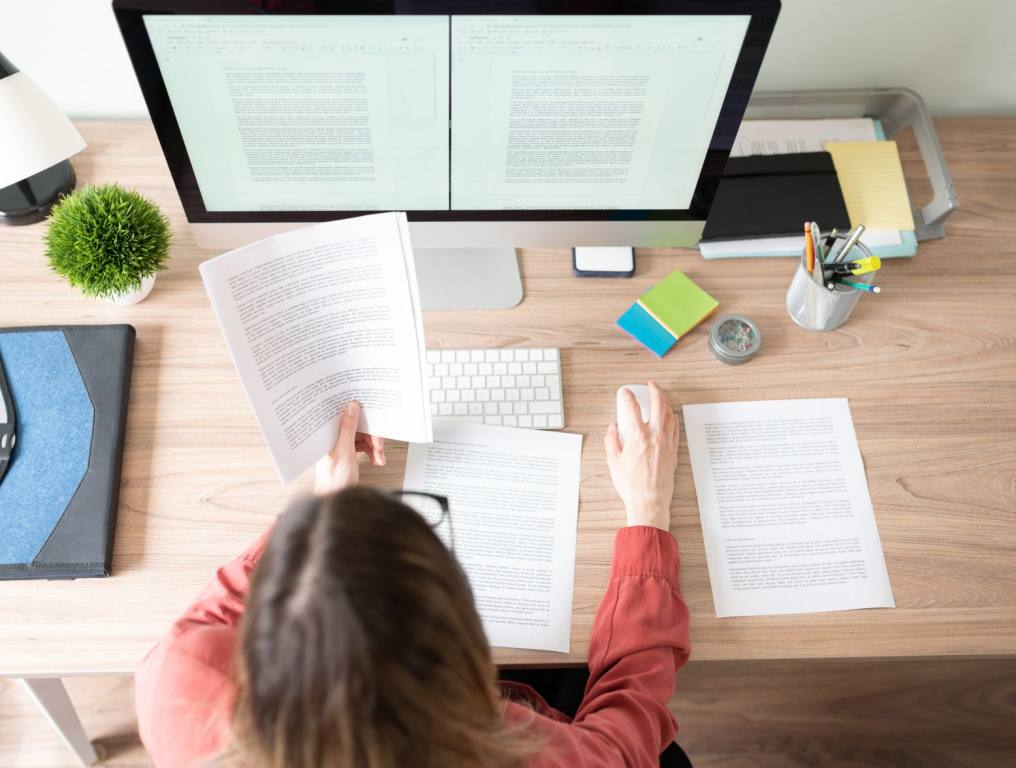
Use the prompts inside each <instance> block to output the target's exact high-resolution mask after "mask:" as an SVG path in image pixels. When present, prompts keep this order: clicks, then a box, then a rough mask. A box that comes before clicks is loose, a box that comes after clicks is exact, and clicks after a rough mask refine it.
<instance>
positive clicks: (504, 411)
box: [497, 402, 512, 416]
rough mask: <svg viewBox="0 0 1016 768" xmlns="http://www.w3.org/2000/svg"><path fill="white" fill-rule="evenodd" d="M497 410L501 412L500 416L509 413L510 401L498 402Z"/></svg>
mask: <svg viewBox="0 0 1016 768" xmlns="http://www.w3.org/2000/svg"><path fill="white" fill-rule="evenodd" d="M497 412H498V413H499V414H501V415H502V416H504V415H506V414H509V413H511V412H512V404H511V403H507V402H506V403H498V406H497Z"/></svg>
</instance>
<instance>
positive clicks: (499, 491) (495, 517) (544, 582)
mask: <svg viewBox="0 0 1016 768" xmlns="http://www.w3.org/2000/svg"><path fill="white" fill-rule="evenodd" d="M581 454H582V436H581V435H573V434H568V433H566V432H543V431H538V430H530V429H511V428H508V427H492V426H485V425H482V424H469V423H462V422H458V421H455V420H451V419H447V420H445V419H436V420H435V421H434V442H433V443H430V444H429V445H418V444H414V445H410V446H409V452H408V455H407V458H406V476H405V482H404V484H403V487H404V489H405V490H407V491H428V492H430V493H438V494H441V495H444V496H447V497H448V499H449V502H450V505H451V511H450V515H451V519H452V526H451V528H452V531H453V533H454V540H453V541H452V542H450V543H452V544H453V545H454V550H455V555H456V557H458V559H459V562H461V563H462V567H463V569H464V570H465V572H466V575H467V576H468V577H469V582H470V584H471V585H472V588H473V595H474V597H475V598H476V607H477V610H478V611H479V613H480V618H481V619H482V620H483V627H484V630H485V631H486V633H487V639H488V641H489V642H490V644H491V645H494V646H500V647H504V648H533V649H539V650H547V651H560V652H562V653H567V652H568V650H569V648H570V646H571V615H572V589H573V585H574V579H575V527H576V523H577V519H578V496H579V462H580V458H581ZM439 533H440V534H441V535H442V536H443V537H444V538H445V541H446V543H449V542H448V531H447V530H441V531H439Z"/></svg>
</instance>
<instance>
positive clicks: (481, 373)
mask: <svg viewBox="0 0 1016 768" xmlns="http://www.w3.org/2000/svg"><path fill="white" fill-rule="evenodd" d="M427 388H428V390H429V393H430V413H431V415H432V416H436V417H439V418H442V417H447V418H455V419H463V420H465V421H473V422H476V423H478V424H496V425H498V426H504V427H533V428H535V429H561V428H562V427H563V426H564V402H563V399H562V397H561V355H560V353H559V352H558V350H556V349H428V350H427Z"/></svg>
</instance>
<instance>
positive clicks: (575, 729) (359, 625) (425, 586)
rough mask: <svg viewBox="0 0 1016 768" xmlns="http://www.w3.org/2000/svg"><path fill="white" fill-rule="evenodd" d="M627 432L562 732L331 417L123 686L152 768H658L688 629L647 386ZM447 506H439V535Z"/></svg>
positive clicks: (351, 435) (668, 477) (353, 410)
mask: <svg viewBox="0 0 1016 768" xmlns="http://www.w3.org/2000/svg"><path fill="white" fill-rule="evenodd" d="M650 398H651V411H652V413H651V417H650V420H649V423H647V424H644V423H643V422H642V420H641V419H640V418H639V416H638V415H637V414H638V405H637V403H636V401H635V398H634V396H632V395H631V393H630V392H629V393H628V397H627V404H626V413H625V416H624V418H625V419H626V435H627V437H626V440H625V443H624V446H623V447H622V446H621V444H620V441H619V437H618V429H617V425H616V424H611V425H610V426H609V427H608V429H607V435H606V452H607V465H608V467H609V470H610V476H611V479H612V480H613V483H614V487H615V488H616V489H617V491H618V494H619V495H620V497H621V500H622V502H623V503H624V507H625V512H626V516H627V526H626V527H624V528H622V529H621V530H620V531H618V534H617V538H616V541H615V550H614V562H613V570H612V573H611V576H610V581H609V583H608V585H607V590H606V594H605V595H604V598H603V601H602V603H601V604H600V608H599V612H598V613H597V616H596V621H595V624H594V626H593V631H592V637H591V641H590V647H589V680H588V684H587V685H586V688H585V692H584V694H583V696H582V701H581V704H580V706H579V707H578V710H577V712H575V714H574V717H570V716H568V715H566V714H564V713H562V712H560V711H557V710H554V709H552V708H551V707H550V706H549V705H547V703H546V701H545V700H544V699H543V698H541V697H540V696H539V695H538V694H537V693H536V692H535V691H533V690H532V689H531V688H529V687H527V686H525V685H520V684H517V683H516V684H504V685H503V686H500V687H499V685H498V684H497V683H496V682H495V675H496V669H495V667H494V665H493V662H492V660H491V652H490V648H489V647H488V646H487V643H486V640H485V638H484V634H483V629H482V626H481V624H480V620H479V618H478V616H477V614H476V610H475V608H474V605H473V601H472V596H471V594H470V591H469V586H468V584H467V582H466V580H465V577H464V575H463V574H462V572H461V570H460V569H459V567H458V565H457V563H456V561H455V559H454V557H453V556H452V555H451V553H449V551H448V550H447V549H446V548H445V546H444V544H442V542H441V540H440V539H439V538H438V536H436V535H435V534H434V532H433V530H432V529H431V528H430V526H429V525H428V524H427V522H426V521H425V520H424V518H423V517H422V516H421V515H420V514H418V513H417V512H415V511H413V510H412V509H410V508H409V507H408V506H406V505H404V504H403V503H402V502H401V501H398V500H396V499H395V498H393V497H392V496H389V495H385V494H382V493H380V492H377V491H373V490H369V489H366V488H359V487H356V483H357V481H358V479H359V464H358V461H357V451H358V450H359V451H362V452H364V453H366V454H367V455H368V457H369V458H370V460H371V461H372V462H373V463H374V464H383V463H384V461H385V457H384V446H383V443H382V442H381V440H380V439H377V438H374V437H371V436H369V435H364V434H360V433H357V432H356V425H357V423H358V420H359V415H360V414H359V407H358V406H357V404H355V403H353V404H351V405H350V406H349V408H348V409H347V410H346V412H345V413H344V414H343V417H342V420H341V425H340V432H339V439H338V443H337V445H336V447H335V449H334V450H333V452H332V453H331V454H330V455H329V456H327V457H325V459H323V460H322V461H321V463H319V465H318V467H317V476H316V491H317V495H316V496H315V497H313V498H311V499H306V500H303V501H300V502H298V503H296V504H295V505H294V506H293V507H292V508H291V509H289V510H288V511H287V512H286V513H285V514H283V515H282V516H281V517H280V518H279V521H278V523H277V524H276V525H275V526H274V528H272V529H270V530H269V531H266V532H265V533H264V534H263V535H262V536H261V538H260V539H258V541H257V542H255V544H254V545H253V546H252V547H251V548H250V549H249V550H248V551H247V552H245V553H244V554H243V555H241V556H240V557H239V558H238V559H236V560H234V561H233V562H232V563H230V564H228V565H226V566H224V567H222V568H220V569H219V571H218V572H217V574H216V577H215V579H213V580H212V582H211V583H210V584H209V585H208V586H207V587H206V588H205V590H204V591H203V592H202V593H201V595H199V596H198V598H197V600H196V601H195V603H194V604H193V605H192V606H191V607H190V608H189V609H188V610H187V611H186V613H185V614H184V615H183V617H182V618H181V619H180V620H179V621H177V622H176V623H175V624H174V625H173V628H172V629H171V630H170V633H169V635H168V636H167V637H166V638H164V639H163V640H162V641H161V642H160V643H159V644H158V645H157V646H156V647H155V648H154V649H153V650H152V651H151V653H149V655H148V656H147V657H146V658H145V660H144V661H143V662H142V665H141V668H140V669H139V670H138V673H137V710H138V723H139V729H140V732H141V737H142V740H143V741H144V743H145V746H146V747H147V748H148V750H149V752H150V753H151V754H152V756H153V757H154V758H155V760H156V762H157V763H158V764H159V765H160V766H173V767H174V768H176V767H179V766H189V765H244V766H251V768H269V767H270V768H318V767H319V766H324V767H329V768H330V767H332V766H334V767H335V768H354V767H356V768H359V767H360V766H366V767H367V768H394V767H395V766H421V767H422V768H430V767H431V766H433V767H434V768H438V767H440V768H445V767H449V768H458V767H459V766H462V767H464V768H474V767H475V768H479V767H480V766H484V767H486V766H492V767H494V768H499V767H500V766H515V765H525V766H622V765H623V766H656V765H658V764H659V762H658V761H659V756H660V753H661V752H662V751H663V750H664V749H665V748H666V747H667V746H668V745H669V744H670V743H671V742H672V741H673V738H674V734H675V732H676V724H675V722H674V719H673V717H672V715H671V714H670V712H669V710H668V709H667V701H668V699H669V698H670V696H671V694H672V692H673V687H674V673H675V671H676V670H677V668H678V667H680V666H681V664H683V663H684V661H685V660H686V659H687V657H688V648H689V643H688V611H687V608H686V607H685V604H684V601H683V600H682V598H681V594H680V591H679V586H678V554H677V546H676V544H675V542H674V539H673V537H672V536H671V535H670V533H669V528H670V503H671V497H672V496H673V490H674V472H675V469H676V465H677V444H678V437H679V427H678V423H677V419H676V417H675V416H674V413H673V411H672V410H671V408H670V406H669V405H667V403H666V401H665V399H664V398H663V396H662V394H661V393H660V390H659V389H658V388H657V387H656V385H654V384H651V385H650ZM454 504H455V500H454V499H451V515H452V519H453V520H454V514H455V508H454Z"/></svg>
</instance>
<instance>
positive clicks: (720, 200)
mask: <svg viewBox="0 0 1016 768" xmlns="http://www.w3.org/2000/svg"><path fill="white" fill-rule="evenodd" d="M806 221H817V222H818V223H819V224H820V225H821V226H822V229H823V231H828V230H830V229H832V228H833V227H835V228H837V229H839V230H841V231H844V232H845V231H848V230H849V229H850V216H849V215H848V214H847V205H846V203H845V202H844V201H843V192H842V191H841V190H840V182H839V179H837V177H836V167H835V166H834V165H833V159H832V156H831V155H830V154H829V153H828V152H803V153H801V154H793V155H752V156H750V157H732V158H730V159H729V160H727V167H726V170H724V172H723V178H722V180H721V181H720V186H719V188H718V189H717V190H716V197H715V198H714V200H713V204H712V207H711V208H710V211H709V219H708V220H707V221H706V226H705V230H704V231H703V232H702V240H703V241H708V240H746V239H754V238H761V237H779V236H789V235H801V234H803V232H804V222H806Z"/></svg>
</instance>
